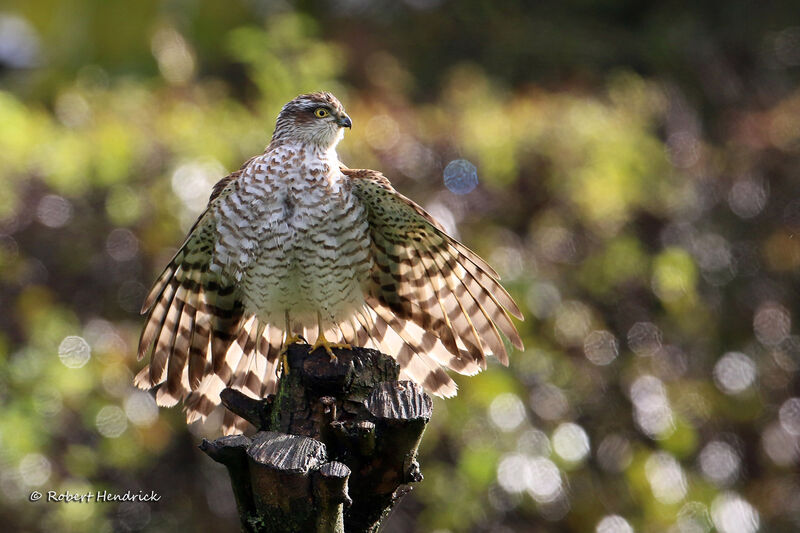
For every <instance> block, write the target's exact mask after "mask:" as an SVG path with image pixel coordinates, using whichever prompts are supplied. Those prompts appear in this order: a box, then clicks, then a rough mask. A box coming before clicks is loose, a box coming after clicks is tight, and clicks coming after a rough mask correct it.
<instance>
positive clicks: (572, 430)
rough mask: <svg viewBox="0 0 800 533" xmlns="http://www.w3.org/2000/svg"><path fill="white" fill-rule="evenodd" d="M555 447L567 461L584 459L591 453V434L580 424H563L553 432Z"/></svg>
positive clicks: (573, 461) (574, 461)
mask: <svg viewBox="0 0 800 533" xmlns="http://www.w3.org/2000/svg"><path fill="white" fill-rule="evenodd" d="M553 449H554V450H555V452H556V453H557V454H558V455H559V457H561V458H562V459H564V460H565V461H569V462H571V463H577V462H580V461H583V460H584V459H585V458H586V456H587V455H588V454H589V436H588V435H587V434H586V431H584V429H583V428H582V427H581V426H579V425H578V424H573V423H572V422H567V423H564V424H561V425H559V426H558V427H557V428H556V430H555V431H554V432H553Z"/></svg>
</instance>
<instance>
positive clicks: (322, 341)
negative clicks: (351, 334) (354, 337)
mask: <svg viewBox="0 0 800 533" xmlns="http://www.w3.org/2000/svg"><path fill="white" fill-rule="evenodd" d="M317 329H318V330H319V332H318V333H317V340H316V342H315V343H314V345H313V346H312V347H311V349H310V350H309V351H308V353H311V352H313V351H314V350H316V349H317V348H325V351H326V352H328V355H329V356H330V357H331V363H333V362H335V361H336V356H335V355H334V354H333V348H339V349H343V350H351V349H352V346H350V345H349V344H347V343H343V342H328V339H326V338H325V333H324V331H325V328H324V327H323V325H322V316H321V315H320V313H319V311H317Z"/></svg>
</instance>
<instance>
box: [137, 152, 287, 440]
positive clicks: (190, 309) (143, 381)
mask: <svg viewBox="0 0 800 533" xmlns="http://www.w3.org/2000/svg"><path fill="white" fill-rule="evenodd" d="M243 168H244V167H243ZM241 172H242V171H241V170H240V171H237V172H234V173H233V174H231V175H229V176H226V177H225V178H223V179H222V180H220V181H219V183H217V185H216V186H215V187H214V189H213V191H212V193H211V198H210V199H209V204H208V207H207V208H206V210H205V211H204V212H203V214H202V215H200V217H199V218H198V220H197V222H195V224H194V226H193V227H192V229H191V230H190V231H189V235H188V237H187V238H186V241H185V242H184V243H183V244H182V245H181V247H180V249H179V250H178V252H177V253H176V254H175V257H173V259H172V260H171V261H170V263H169V264H168V265H167V267H166V268H165V269H164V271H163V273H162V274H161V276H159V278H158V280H156V282H155V284H154V285H153V287H152V289H151V290H150V292H149V294H148V295H147V297H146V298H145V301H144V304H143V305H142V313H143V314H147V319H146V321H145V326H144V328H143V330H142V334H141V337H140V339H139V351H138V355H139V359H142V358H143V357H145V355H147V354H148V353H150V354H151V359H150V364H149V365H148V366H146V367H145V368H144V369H143V370H142V371H141V372H139V374H138V375H137V376H136V379H135V384H136V385H137V386H138V387H140V388H143V389H150V388H155V387H158V391H157V393H156V400H157V402H158V404H159V405H162V406H173V405H175V404H176V403H178V402H179V401H181V400H183V401H184V404H185V407H186V412H187V421H189V422H192V421H194V420H198V419H204V418H206V417H207V416H208V415H210V414H211V412H212V411H213V410H214V409H215V408H217V406H218V405H219V403H220V398H219V393H220V392H221V391H222V390H223V389H224V388H225V387H234V388H236V389H239V390H242V391H243V392H245V393H247V394H249V395H250V396H253V397H256V398H261V397H263V396H265V395H266V394H269V393H272V392H274V389H275V387H276V380H277V376H276V372H275V368H276V361H277V355H278V351H279V350H280V343H281V336H282V333H283V332H282V330H280V329H275V328H271V327H270V326H269V325H266V324H259V322H258V320H256V319H255V317H252V316H245V312H244V305H243V303H242V298H241V294H240V291H239V288H238V287H237V285H236V284H235V283H234V281H233V280H232V279H230V278H229V277H227V276H226V275H225V274H224V273H223V269H222V268H220V265H215V264H214V254H213V251H214V246H215V244H216V241H217V238H218V233H217V221H216V218H215V216H214V207H215V204H216V202H219V201H224V199H225V196H226V195H227V193H228V192H229V190H230V189H228V185H229V184H231V183H232V182H234V181H235V180H236V179H237V178H238V177H239V175H240V174H241ZM224 417H225V418H224V420H223V425H224V430H225V432H226V433H230V432H231V431H234V430H239V431H241V430H242V429H244V427H245V426H246V423H245V422H244V421H243V420H242V419H240V418H238V417H235V416H234V415H233V414H232V413H230V412H228V411H226V412H225V414H224Z"/></svg>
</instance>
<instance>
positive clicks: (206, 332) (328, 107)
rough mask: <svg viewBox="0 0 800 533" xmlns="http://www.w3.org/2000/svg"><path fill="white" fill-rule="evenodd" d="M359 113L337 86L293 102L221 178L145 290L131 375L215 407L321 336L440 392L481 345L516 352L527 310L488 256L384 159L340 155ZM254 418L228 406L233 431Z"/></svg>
mask: <svg viewBox="0 0 800 533" xmlns="http://www.w3.org/2000/svg"><path fill="white" fill-rule="evenodd" d="M351 125H352V123H351V120H350V117H349V116H348V115H347V113H345V110H344V108H343V107H342V104H341V103H340V102H339V100H337V99H336V98H335V97H334V96H333V95H332V94H330V93H327V92H318V93H312V94H303V95H300V96H298V97H297V98H295V99H294V100H292V101H291V102H289V103H288V104H286V105H285V106H284V107H283V108H282V110H281V111H280V114H279V115H278V119H277V122H276V125H275V132H274V134H273V136H272V140H271V141H270V143H269V145H268V146H267V148H266V150H265V151H264V153H263V154H261V155H258V156H255V157H253V158H252V159H250V160H249V161H247V162H246V163H245V164H244V165H243V166H242V168H240V169H239V170H238V171H236V172H234V173H232V174H230V175H229V176H226V177H224V178H222V180H221V181H219V183H217V184H216V186H215V187H214V189H213V191H212V192H211V198H210V200H209V202H208V207H207V208H206V209H205V211H204V212H203V213H202V214H201V215H200V217H199V218H198V220H197V222H195V224H194V226H193V227H192V228H191V230H190V231H189V235H188V236H187V237H186V240H185V241H184V243H183V245H182V246H181V247H180V249H179V251H178V252H177V253H176V254H175V257H174V258H173V259H172V260H171V261H170V263H169V264H168V265H167V267H166V269H165V270H164V272H163V273H162V274H161V276H160V277H159V278H158V280H157V281H156V282H155V284H154V285H153V288H152V289H151V290H150V292H149V294H148V295H147V297H146V299H145V301H144V304H143V306H142V313H143V314H145V313H146V314H147V321H146V323H145V326H144V329H143V331H142V335H141V338H140V341H139V358H140V359H141V358H142V357H144V356H145V355H146V354H147V353H148V352H151V353H152V356H151V360H150V364H149V365H148V366H146V367H145V368H144V369H143V370H142V371H141V372H140V373H139V374H138V375H137V376H136V379H135V383H136V385H137V386H139V387H141V388H144V389H149V388H153V387H156V386H158V391H157V393H156V400H157V402H158V404H159V405H162V406H172V405H175V404H176V403H178V402H179V401H181V400H182V401H183V402H184V405H185V407H186V413H187V422H193V421H195V420H199V419H205V417H207V416H208V415H209V414H210V413H211V412H212V411H213V410H214V409H215V408H216V407H217V406H218V405H219V404H220V392H221V391H222V390H223V389H224V388H225V387H233V388H235V389H239V390H241V391H242V392H243V393H245V394H248V395H250V396H252V397H255V398H262V397H265V396H266V395H267V394H272V393H274V392H275V391H276V387H277V380H278V378H279V374H280V372H281V368H280V367H281V365H280V364H278V361H279V359H280V355H281V354H282V350H285V347H286V346H288V345H289V344H291V343H293V342H298V340H300V339H301V338H302V339H315V343H314V345H313V349H318V348H321V349H324V350H326V351H327V352H328V353H329V354H330V356H331V364H335V355H334V352H333V350H334V349H336V348H342V347H349V345H357V346H362V347H370V348H375V349H378V350H380V351H382V352H384V353H387V354H389V355H392V356H393V357H395V359H396V360H397V362H398V364H399V365H400V368H401V379H409V380H412V381H415V382H417V383H419V384H422V385H423V386H424V387H425V388H426V389H427V390H428V391H430V392H432V393H433V394H436V395H439V396H445V397H448V396H452V395H454V394H455V393H456V385H455V383H454V382H453V380H452V379H451V378H450V376H449V375H448V374H447V372H445V371H444V369H443V367H445V368H449V369H452V370H454V371H456V372H458V373H461V374H466V375H472V374H476V373H477V372H479V371H480V370H481V369H484V368H486V356H487V355H489V354H491V355H494V356H495V357H496V358H497V359H498V360H499V361H500V362H501V363H503V364H504V365H507V364H508V354H507V352H506V348H505V346H504V344H503V340H502V338H501V336H500V332H502V333H503V334H504V335H505V336H507V337H508V338H509V340H510V341H511V344H512V345H514V346H515V347H516V348H518V349H520V350H522V349H523V346H522V341H521V340H520V337H519V334H518V333H517V330H516V328H515V327H514V324H513V323H512V322H511V319H510V317H509V314H511V315H513V316H515V317H517V318H519V319H522V315H521V313H520V310H519V308H518V307H517V305H516V304H515V303H514V301H513V300H512V298H511V297H510V296H509V294H508V293H507V292H506V291H505V289H503V287H502V286H501V285H500V283H499V282H498V275H497V273H496V272H495V271H494V270H493V269H492V267H490V266H489V265H488V264H487V263H486V261H484V260H483V259H481V258H480V257H479V256H478V255H477V254H475V253H474V252H472V251H471V250H470V249H468V248H467V247H466V246H464V245H463V244H461V243H460V242H458V241H457V240H455V239H453V238H452V237H450V236H449V235H447V234H446V233H445V230H444V228H443V227H442V225H441V224H439V223H438V222H437V221H436V220H435V219H434V218H433V217H432V216H430V215H429V214H428V213H426V212H425V211H424V210H423V209H422V208H421V207H420V206H418V205H417V204H415V203H414V202H412V201H411V200H409V199H408V198H406V197H405V196H403V195H402V194H400V193H398V192H397V191H396V190H395V189H394V188H393V187H392V185H391V184H390V183H389V180H388V179H386V178H385V177H384V176H383V175H382V174H381V173H380V172H377V171H374V170H363V169H362V170H356V169H350V168H347V167H346V166H344V165H343V164H342V163H341V162H340V161H339V158H338V156H337V154H336V146H337V144H338V143H339V141H340V140H342V138H343V136H344V129H345V128H350V127H351ZM245 427H246V422H245V421H244V420H242V419H239V418H238V417H236V416H235V415H233V414H232V413H229V412H226V413H225V418H224V420H223V431H224V432H225V433H226V434H229V433H234V432H239V431H242V430H243V429H244V428H245Z"/></svg>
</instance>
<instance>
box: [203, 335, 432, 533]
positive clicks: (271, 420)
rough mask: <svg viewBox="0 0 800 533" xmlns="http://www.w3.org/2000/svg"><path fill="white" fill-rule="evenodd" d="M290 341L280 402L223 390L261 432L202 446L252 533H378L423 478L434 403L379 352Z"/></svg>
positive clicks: (226, 402)
mask: <svg viewBox="0 0 800 533" xmlns="http://www.w3.org/2000/svg"><path fill="white" fill-rule="evenodd" d="M308 348H309V347H308V345H297V344H294V345H291V346H290V347H289V351H288V354H287V355H288V361H289V372H288V374H285V375H284V376H283V377H282V378H281V381H280V384H279V386H278V392H277V394H276V395H275V396H270V397H268V398H266V399H264V400H253V399H251V398H249V397H247V396H245V395H243V394H242V393H240V392H237V391H234V390H232V389H226V390H225V391H223V394H222V402H223V404H224V405H225V407H227V408H228V409H229V410H231V411H233V412H234V413H236V414H238V415H239V416H241V417H243V418H245V419H246V420H248V421H249V422H251V423H252V424H253V425H254V426H255V427H256V428H258V432H257V433H256V434H255V435H253V437H252V438H251V437H246V436H243V435H236V436H229V437H222V438H219V439H217V440H215V441H213V442H209V441H207V440H203V442H202V444H201V445H200V448H201V449H202V450H203V451H204V452H206V453H207V454H208V455H209V456H210V457H211V458H212V459H214V460H215V461H217V462H220V463H222V464H224V465H225V466H226V467H227V469H228V473H229V474H230V477H231V484H232V485H233V492H234V496H235V497H236V504H237V506H238V510H239V516H240V518H241V522H242V529H243V531H245V532H247V533H266V532H270V533H284V532H285V533H289V532H303V533H308V532H314V533H362V532H369V533H374V532H376V531H378V529H379V528H380V524H381V521H382V520H383V519H384V518H385V517H386V515H387V514H388V513H389V511H390V510H391V508H392V507H393V506H394V504H395V503H397V501H398V500H399V499H400V497H401V496H402V495H403V494H405V493H406V492H407V491H408V488H407V484H408V483H411V482H416V481H420V480H422V474H421V473H420V471H419V465H418V464H417V461H416V455H417V447H418V446H419V442H420V439H421V438H422V432H423V430H424V429H425V424H427V422H428V420H429V419H430V416H431V399H430V397H428V395H426V394H425V393H424V392H423V391H422V388H421V387H420V386H418V385H416V384H414V383H411V382H408V381H397V379H398V376H399V367H398V366H397V364H396V363H395V361H394V359H392V358H391V357H389V356H387V355H384V354H382V353H380V352H378V351H375V350H368V349H363V348H354V349H353V350H352V351H350V350H337V351H336V355H337V357H338V362H335V363H332V362H330V360H329V357H328V355H327V353H325V351H324V350H317V351H315V352H314V353H308Z"/></svg>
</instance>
